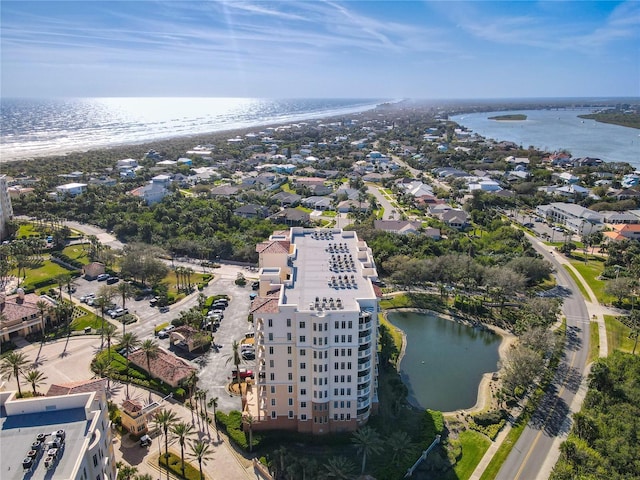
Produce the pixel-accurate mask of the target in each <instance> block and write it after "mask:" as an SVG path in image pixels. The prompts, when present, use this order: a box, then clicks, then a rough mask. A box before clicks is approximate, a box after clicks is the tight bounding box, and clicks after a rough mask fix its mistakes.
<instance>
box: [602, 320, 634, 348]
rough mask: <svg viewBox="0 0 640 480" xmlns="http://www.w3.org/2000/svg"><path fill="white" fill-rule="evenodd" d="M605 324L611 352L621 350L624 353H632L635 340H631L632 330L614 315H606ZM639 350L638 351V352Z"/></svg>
mask: <svg viewBox="0 0 640 480" xmlns="http://www.w3.org/2000/svg"><path fill="white" fill-rule="evenodd" d="M604 323H605V324H606V326H607V342H608V347H609V352H613V351H614V350H620V351H622V352H626V353H631V352H632V351H633V344H634V343H635V339H632V338H629V334H630V333H631V329H630V328H629V327H627V326H626V325H625V324H624V323H622V322H621V321H620V320H618V318H617V317H615V316H614V315H605V316H604ZM637 351H638V349H636V352H637Z"/></svg>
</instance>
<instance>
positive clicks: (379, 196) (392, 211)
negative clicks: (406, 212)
mask: <svg viewBox="0 0 640 480" xmlns="http://www.w3.org/2000/svg"><path fill="white" fill-rule="evenodd" d="M367 192H369V194H371V195H373V196H374V197H376V201H377V202H378V204H379V205H380V206H381V207H382V208H384V213H383V214H382V220H394V219H395V220H397V219H399V218H400V214H401V213H402V212H398V211H396V207H394V206H393V205H392V204H391V202H390V201H389V199H388V198H387V197H385V196H384V194H383V193H382V192H381V191H380V189H379V188H378V187H377V186H375V185H371V184H367Z"/></svg>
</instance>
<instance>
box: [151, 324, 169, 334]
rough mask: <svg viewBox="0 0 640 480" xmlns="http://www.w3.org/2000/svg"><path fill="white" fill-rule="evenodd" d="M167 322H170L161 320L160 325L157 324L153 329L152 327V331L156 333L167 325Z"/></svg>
mask: <svg viewBox="0 0 640 480" xmlns="http://www.w3.org/2000/svg"><path fill="white" fill-rule="evenodd" d="M169 324H170V323H169V322H163V323H161V324H160V325H158V326H157V327H156V328H154V329H153V332H154V333H158V332H159V331H160V330H162V329H163V328H165V327H168V326H169Z"/></svg>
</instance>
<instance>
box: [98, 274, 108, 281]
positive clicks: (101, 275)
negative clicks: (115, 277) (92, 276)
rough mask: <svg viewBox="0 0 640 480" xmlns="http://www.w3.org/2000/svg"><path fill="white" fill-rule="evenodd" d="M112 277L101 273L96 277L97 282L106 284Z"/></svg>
mask: <svg viewBox="0 0 640 480" xmlns="http://www.w3.org/2000/svg"><path fill="white" fill-rule="evenodd" d="M109 277H110V275H109V274H108V273H101V274H100V275H98V276H97V277H96V280H98V281H99V282H104V281H106V280H107V279H108V278H109Z"/></svg>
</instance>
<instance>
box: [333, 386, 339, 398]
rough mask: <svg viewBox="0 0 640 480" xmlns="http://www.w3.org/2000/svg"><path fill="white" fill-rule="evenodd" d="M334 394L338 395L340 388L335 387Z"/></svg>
mask: <svg viewBox="0 0 640 480" xmlns="http://www.w3.org/2000/svg"><path fill="white" fill-rule="evenodd" d="M333 394H334V395H336V396H337V395H338V389H337V388H334V389H333Z"/></svg>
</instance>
